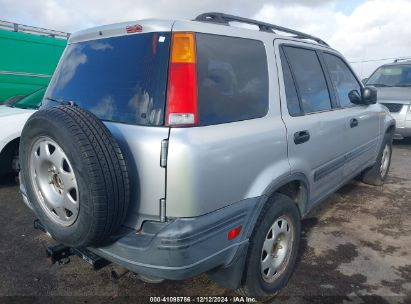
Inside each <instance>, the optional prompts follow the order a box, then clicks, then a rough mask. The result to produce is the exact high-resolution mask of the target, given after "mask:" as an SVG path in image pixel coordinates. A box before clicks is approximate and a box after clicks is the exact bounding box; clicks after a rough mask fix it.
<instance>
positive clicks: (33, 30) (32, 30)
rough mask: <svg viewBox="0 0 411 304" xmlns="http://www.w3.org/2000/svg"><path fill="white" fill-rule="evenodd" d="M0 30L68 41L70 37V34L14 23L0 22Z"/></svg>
mask: <svg viewBox="0 0 411 304" xmlns="http://www.w3.org/2000/svg"><path fill="white" fill-rule="evenodd" d="M0 29H3V30H10V31H14V32H21V33H28V34H33V35H38V36H49V37H53V38H63V39H68V38H69V37H70V33H66V32H61V31H55V30H49V29H45V28H41V27H35V26H29V25H24V24H18V23H14V22H8V21H3V20H0Z"/></svg>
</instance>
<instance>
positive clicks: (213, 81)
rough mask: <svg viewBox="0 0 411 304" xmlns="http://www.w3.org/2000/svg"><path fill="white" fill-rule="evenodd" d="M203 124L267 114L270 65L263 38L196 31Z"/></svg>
mask: <svg viewBox="0 0 411 304" xmlns="http://www.w3.org/2000/svg"><path fill="white" fill-rule="evenodd" d="M196 42H197V44H196V46H197V83H198V114H199V124H200V125H212V124H220V123H227V122H234V121H240V120H246V119H253V118H258V117H263V116H265V115H266V114H267V111H268V67H267V56H266V52H265V47H264V44H263V43H262V42H261V41H256V40H250V39H243V38H233V37H225V36H218V35H210V34H196Z"/></svg>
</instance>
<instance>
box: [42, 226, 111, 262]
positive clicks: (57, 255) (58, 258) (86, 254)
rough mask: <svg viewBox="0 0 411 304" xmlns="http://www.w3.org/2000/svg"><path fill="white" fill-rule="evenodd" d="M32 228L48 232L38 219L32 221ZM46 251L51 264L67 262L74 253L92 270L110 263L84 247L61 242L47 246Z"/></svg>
mask: <svg viewBox="0 0 411 304" xmlns="http://www.w3.org/2000/svg"><path fill="white" fill-rule="evenodd" d="M34 229H38V230H41V231H43V232H44V233H47V234H49V233H48V232H47V230H46V229H45V228H44V226H43V225H42V224H41V222H40V221H39V220H38V219H37V220H35V221H34ZM46 253H47V257H48V258H49V259H50V261H51V263H52V264H55V263H59V264H67V263H68V262H69V261H70V256H74V255H77V256H78V257H80V258H82V259H83V260H84V261H86V262H87V263H89V264H90V265H91V266H93V269H94V270H99V269H101V268H103V267H105V266H107V265H109V264H110V263H111V262H110V261H107V260H106V259H104V258H102V257H100V256H98V255H96V254H95V253H93V252H91V251H90V250H88V249H86V248H73V247H68V246H66V245H63V244H58V245H55V246H50V247H48V248H47V250H46Z"/></svg>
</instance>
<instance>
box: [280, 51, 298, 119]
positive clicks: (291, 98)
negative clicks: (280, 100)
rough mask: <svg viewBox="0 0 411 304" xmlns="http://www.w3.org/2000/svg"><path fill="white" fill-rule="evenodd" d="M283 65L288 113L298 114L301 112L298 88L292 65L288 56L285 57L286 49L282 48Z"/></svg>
mask: <svg viewBox="0 0 411 304" xmlns="http://www.w3.org/2000/svg"><path fill="white" fill-rule="evenodd" d="M280 57H281V66H282V68H283V78H284V87H285V95H286V98H287V108H288V113H289V114H290V115H291V116H297V115H299V114H300V113H301V109H300V101H299V99H298V94H297V89H296V88H295V84H294V80H293V76H292V74H291V70H290V66H289V65H288V62H287V58H285V55H284V51H283V50H282V49H280Z"/></svg>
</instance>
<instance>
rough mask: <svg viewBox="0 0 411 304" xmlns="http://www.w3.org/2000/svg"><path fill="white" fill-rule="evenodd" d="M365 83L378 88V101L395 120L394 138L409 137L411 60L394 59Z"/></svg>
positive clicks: (410, 120) (410, 129) (410, 121)
mask: <svg viewBox="0 0 411 304" xmlns="http://www.w3.org/2000/svg"><path fill="white" fill-rule="evenodd" d="M366 85H370V86H375V87H377V89H378V102H379V103H381V104H383V105H384V106H386V107H387V108H388V110H389V111H390V112H391V115H392V116H393V117H394V118H395V120H396V130H395V134H394V138H396V139H403V138H405V137H411V106H410V104H411V60H395V61H394V62H393V63H389V64H384V65H383V66H380V67H379V68H378V69H376V70H375V71H374V73H372V74H371V76H370V78H368V79H367V80H366Z"/></svg>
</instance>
